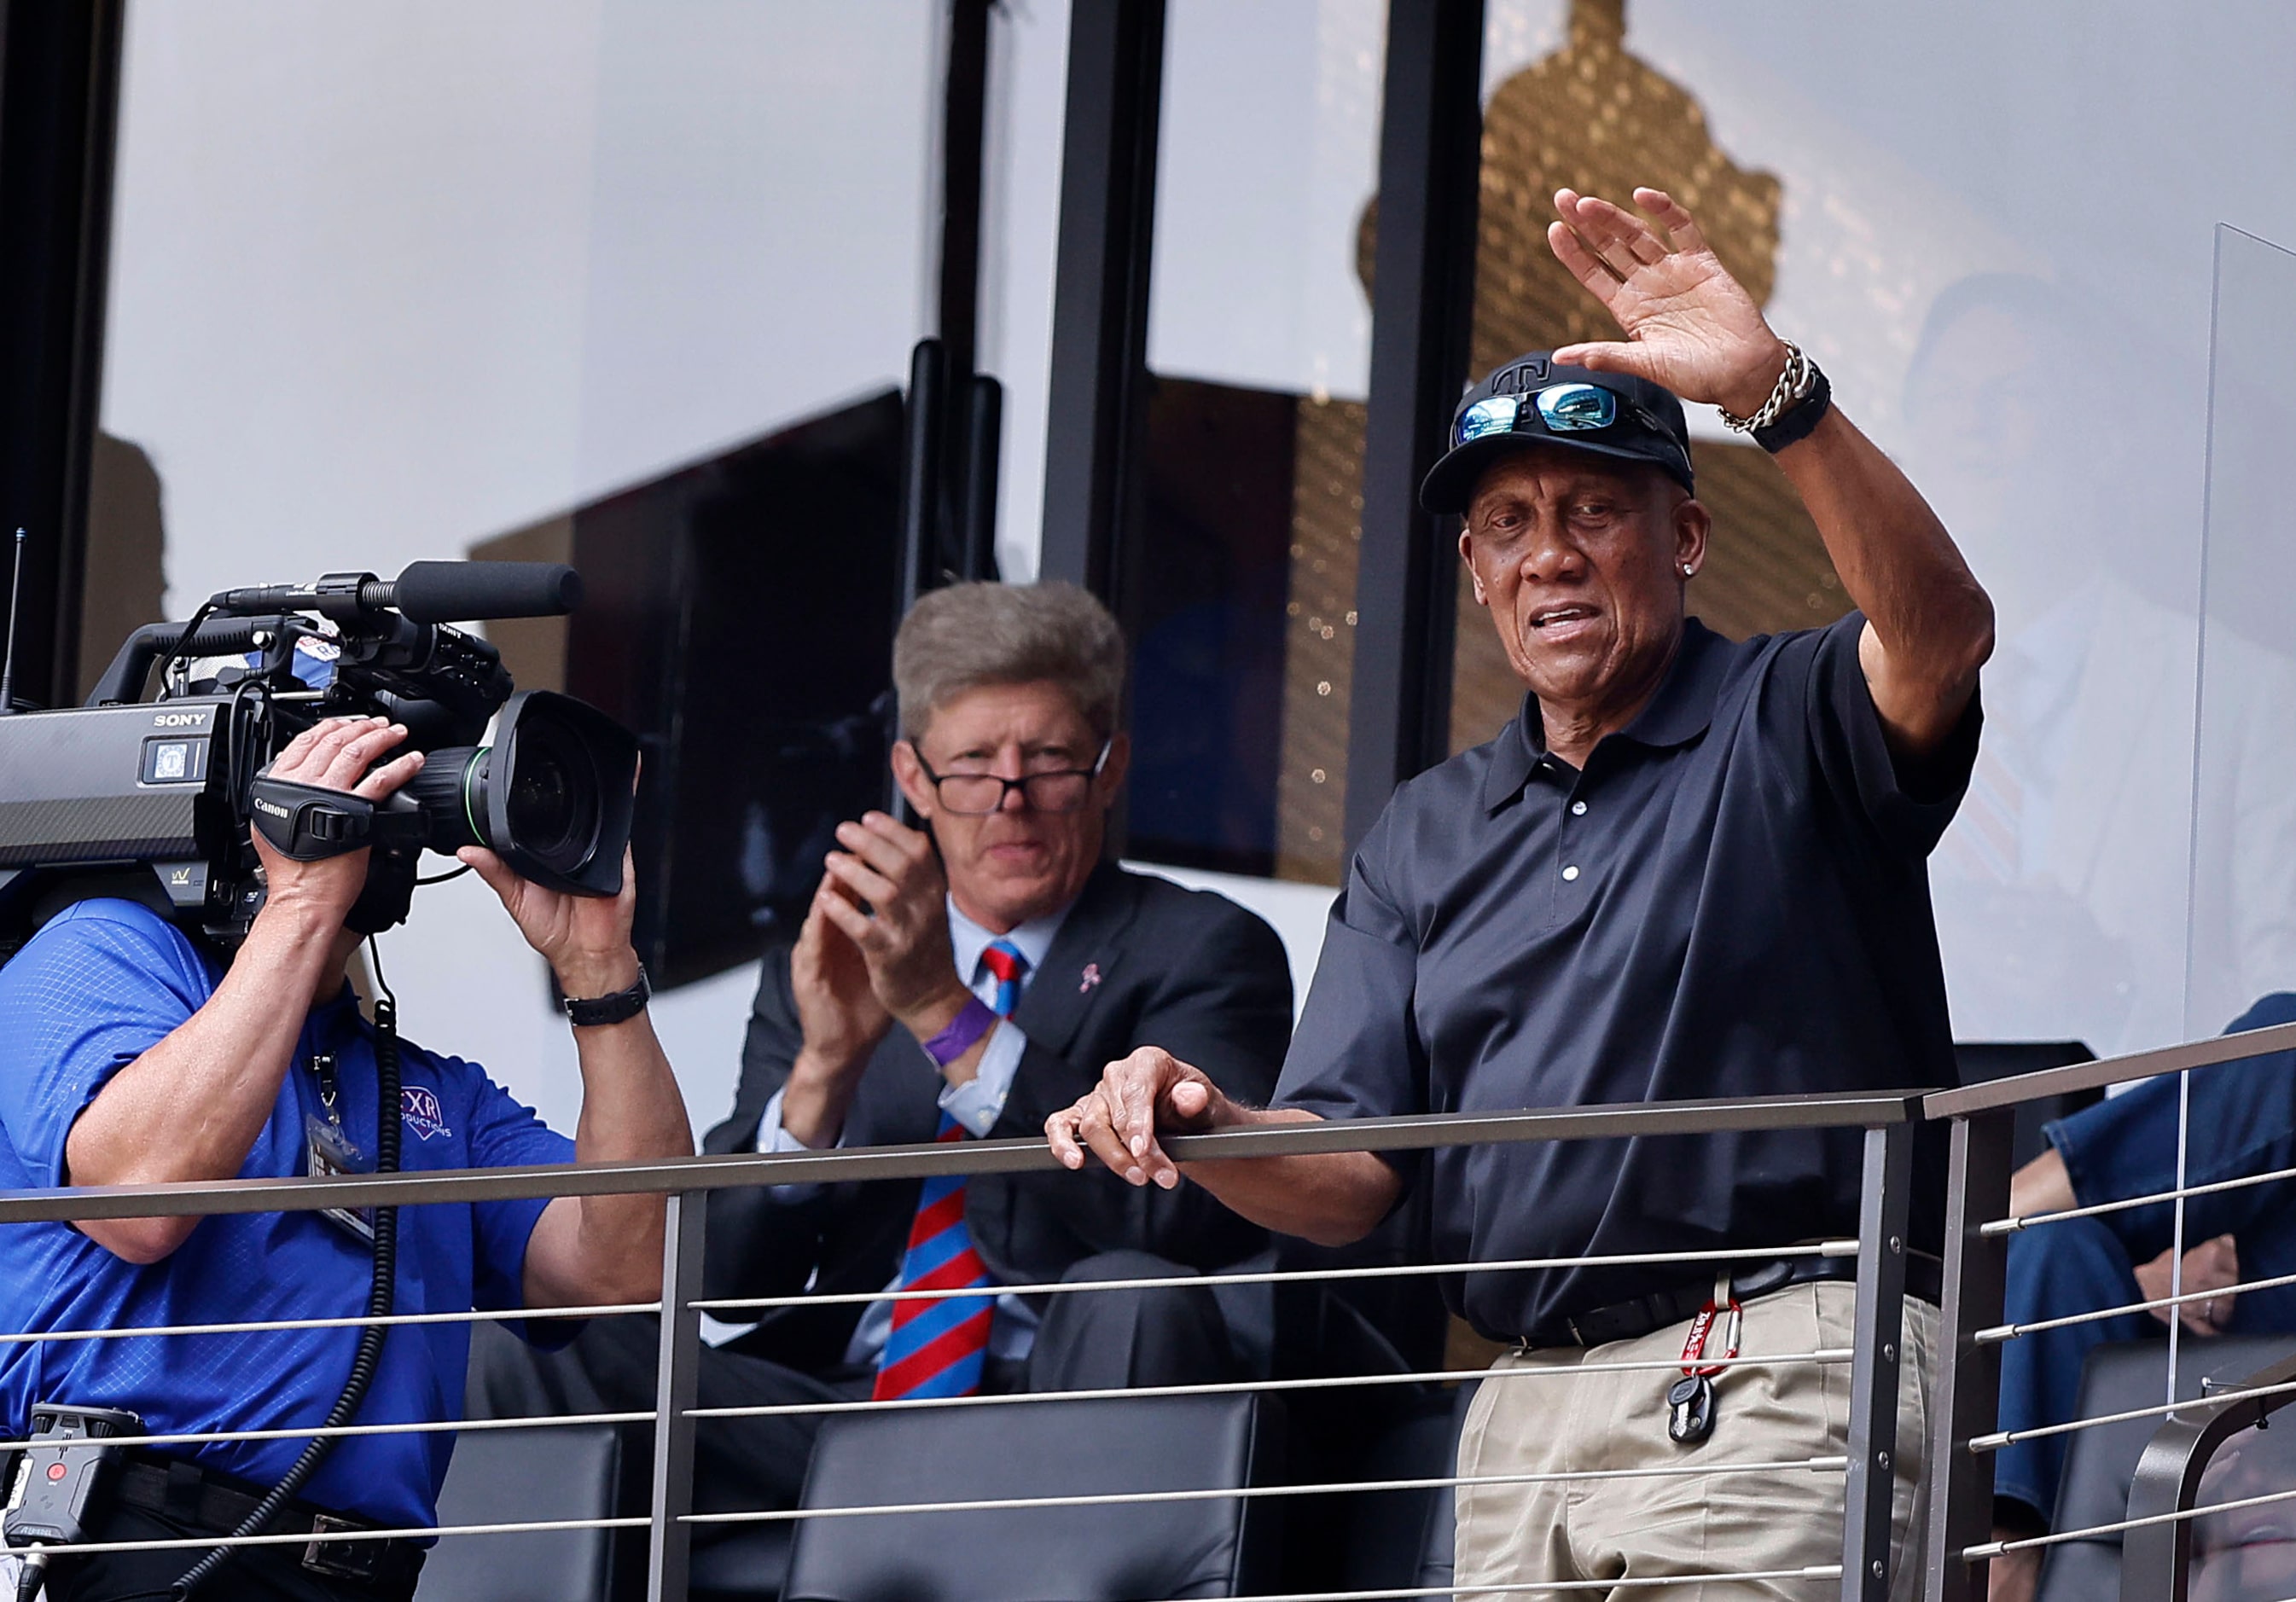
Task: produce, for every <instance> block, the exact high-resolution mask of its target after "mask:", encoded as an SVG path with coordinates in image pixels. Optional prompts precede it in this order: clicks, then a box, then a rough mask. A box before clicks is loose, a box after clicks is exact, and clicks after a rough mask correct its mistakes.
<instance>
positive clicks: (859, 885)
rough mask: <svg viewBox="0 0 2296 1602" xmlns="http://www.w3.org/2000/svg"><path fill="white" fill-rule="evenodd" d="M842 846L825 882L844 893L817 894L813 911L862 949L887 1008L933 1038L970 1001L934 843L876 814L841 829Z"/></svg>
mask: <svg viewBox="0 0 2296 1602" xmlns="http://www.w3.org/2000/svg"><path fill="white" fill-rule="evenodd" d="M837 841H838V844H839V845H840V846H844V847H845V849H844V850H842V851H832V852H831V853H830V854H829V879H828V880H827V881H825V882H828V883H831V884H833V885H835V886H837V887H840V888H841V889H843V890H844V891H845V892H846V894H845V895H833V896H828V897H820V896H816V898H815V900H814V910H815V911H816V912H817V913H820V914H822V915H824V916H825V917H827V918H828V919H829V920H830V921H831V922H832V924H834V925H835V926H836V927H837V928H838V929H839V930H840V932H842V933H843V934H844V936H845V937H846V938H847V939H849V940H850V941H851V942H852V943H853V944H854V945H855V946H856V947H857V948H858V949H859V951H860V952H861V956H862V960H864V961H865V962H866V963H867V964H868V965H869V987H870V988H871V989H872V990H873V991H875V992H876V993H877V1000H878V1001H880V1002H881V1004H882V1005H883V1007H884V1009H885V1010H886V1011H887V1012H889V1013H890V1014H892V1015H893V1017H894V1018H898V1019H899V1020H900V1023H901V1026H902V1027H903V1028H905V1029H906V1030H907V1031H908V1032H909V1033H910V1034H914V1035H915V1036H916V1037H917V1038H918V1039H919V1040H921V1041H922V1040H930V1039H931V1038H932V1037H933V1036H934V1035H936V1034H939V1033H940V1032H941V1031H942V1030H943V1029H946V1028H947V1027H948V1026H949V1025H950V1024H951V1023H952V1022H954V1021H955V1018H956V1015H957V1014H958V1013H960V1012H962V1011H963V1010H964V1004H965V1003H966V1002H967V1001H971V1000H972V992H971V991H970V990H967V989H966V988H965V986H964V978H963V977H961V976H960V975H959V974H958V973H957V971H956V957H955V953H954V952H952V951H951V950H950V949H949V944H948V880H947V879H946V878H945V877H944V876H943V875H942V873H941V866H940V858H939V856H937V855H935V854H934V853H933V845H932V838H931V836H930V835H927V834H925V833H923V832H922V830H914V829H910V828H908V827H906V826H905V825H904V824H902V823H900V822H898V821H895V820H894V819H893V818H891V817H890V816H888V815H887V814H885V813H881V812H872V813H863V814H862V816H861V821H859V822H857V823H840V824H839V825H838V826H837ZM864 906H866V907H867V908H868V911H863V910H862V908H863V907H864Z"/></svg>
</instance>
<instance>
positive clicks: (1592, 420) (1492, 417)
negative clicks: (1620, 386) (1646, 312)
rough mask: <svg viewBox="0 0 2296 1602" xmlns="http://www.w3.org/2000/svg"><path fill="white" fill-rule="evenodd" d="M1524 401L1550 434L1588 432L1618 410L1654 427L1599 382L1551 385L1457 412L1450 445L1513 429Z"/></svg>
mask: <svg viewBox="0 0 2296 1602" xmlns="http://www.w3.org/2000/svg"><path fill="white" fill-rule="evenodd" d="M1525 402H1529V404H1530V405H1532V406H1533V407H1534V408H1535V409H1536V410H1537V412H1538V421H1540V422H1541V423H1542V424H1544V425H1545V427H1546V431H1547V432H1548V433H1550V434H1591V433H1594V432H1595V431H1596V430H1598V429H1607V428H1610V427H1611V426H1612V425H1614V424H1616V423H1617V422H1618V421H1619V419H1620V414H1621V413H1625V414H1626V415H1628V416H1629V417H1631V418H1633V419H1634V420H1635V421H1638V422H1640V423H1642V424H1643V426H1644V427H1645V428H1651V429H1656V428H1657V426H1658V425H1657V424H1656V422H1655V421H1653V420H1652V418H1651V417H1650V416H1649V415H1648V414H1646V413H1644V411H1643V409H1642V408H1641V407H1640V406H1637V405H1635V404H1634V402H1632V401H1630V400H1625V399H1622V398H1621V397H1620V396H1619V395H1618V394H1617V393H1616V392H1615V391H1612V390H1609V389H1605V388H1603V386H1602V385H1600V384H1584V383H1572V384H1554V385H1550V386H1549V387H1547V388H1545V389H1540V390H1538V391H1536V392H1535V393H1533V394H1530V395H1494V396H1489V397H1488V398H1487V399H1484V400H1479V401H1477V402H1476V403H1475V404H1474V405H1472V406H1469V407H1468V408H1467V409H1466V410H1465V411H1464V412H1462V413H1459V421H1458V422H1457V423H1456V425H1454V427H1453V429H1452V430H1451V444H1452V445H1453V447H1454V448H1456V447H1457V446H1459V445H1464V444H1466V443H1467V442H1468V441H1469V440H1471V439H1480V438H1482V437H1483V436H1485V435H1486V434H1512V433H1513V432H1515V430H1516V429H1517V428H1518V427H1519V425H1520V424H1521V421H1522V419H1523V405H1524V403H1525ZM1659 431H1660V432H1661V433H1663V432H1664V430H1663V429H1659Z"/></svg>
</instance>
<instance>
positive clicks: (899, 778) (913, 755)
mask: <svg viewBox="0 0 2296 1602" xmlns="http://www.w3.org/2000/svg"><path fill="white" fill-rule="evenodd" d="M892 763H893V782H894V783H896V784H898V785H899V786H900V787H901V794H903V795H904V796H906V797H908V798H909V805H910V806H912V807H913V808H914V809H915V811H916V814H917V816H918V817H920V818H922V820H924V821H926V822H928V823H930V822H931V821H932V820H933V814H934V813H935V812H937V811H938V810H939V801H940V797H939V796H937V795H935V794H934V793H933V786H932V781H931V780H930V779H928V778H926V777H925V767H924V764H923V763H922V762H919V761H918V760H917V748H916V747H915V746H914V745H912V744H910V743H909V742H908V741H907V740H896V741H894V742H893V756H892Z"/></svg>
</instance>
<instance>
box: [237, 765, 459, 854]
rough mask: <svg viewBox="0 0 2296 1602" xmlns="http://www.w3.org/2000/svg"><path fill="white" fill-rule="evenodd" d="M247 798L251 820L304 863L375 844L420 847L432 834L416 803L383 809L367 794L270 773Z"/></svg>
mask: <svg viewBox="0 0 2296 1602" xmlns="http://www.w3.org/2000/svg"><path fill="white" fill-rule="evenodd" d="M247 797H248V811H249V813H250V819H249V821H251V822H252V823H253V824H254V825H255V827H256V828H257V829H258V830H261V831H262V834H263V838H265V839H266V840H268V841H270V842H271V844H272V846H274V847H275V849H276V850H277V851H278V853H279V854H280V855H282V856H285V857H290V858H292V859H293V860H294V861H296V862H324V860H325V859H326V858H328V857H331V856H344V855H347V854H349V853H351V852H354V851H364V850H365V849H366V848H367V847H368V846H381V847H382V848H383V849H384V850H386V851H387V850H390V849H393V848H399V849H419V848H420V847H421V846H422V843H423V840H424V838H425V837H426V835H427V833H428V830H427V827H426V825H425V824H424V822H423V819H422V810H421V809H420V808H419V807H416V806H414V805H413V804H411V803H408V804H406V805H398V806H394V805H390V804H389V803H388V802H386V803H384V804H383V805H381V806H378V805H375V804H374V803H373V802H372V801H369V800H368V799H366V798H365V797H364V796H354V795H351V794H349V793H348V792H347V791H344V790H331V789H322V788H320V787H319V786H317V785H315V784H298V783H296V782H295V781H293V780H291V779H275V778H273V777H272V776H271V775H270V774H268V773H266V774H264V775H263V776H262V777H261V778H258V779H257V780H256V781H254V782H253V783H252V784H250V785H249V786H248V789H247Z"/></svg>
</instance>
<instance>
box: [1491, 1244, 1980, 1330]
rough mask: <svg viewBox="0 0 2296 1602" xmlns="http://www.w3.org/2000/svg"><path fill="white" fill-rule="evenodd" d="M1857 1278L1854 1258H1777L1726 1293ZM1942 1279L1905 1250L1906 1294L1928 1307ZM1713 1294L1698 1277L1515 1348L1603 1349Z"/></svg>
mask: <svg viewBox="0 0 2296 1602" xmlns="http://www.w3.org/2000/svg"><path fill="white" fill-rule="evenodd" d="M1854 1279H1857V1259H1856V1258H1855V1257H1779V1258H1775V1259H1774V1260H1772V1261H1770V1262H1768V1263H1750V1264H1746V1265H1744V1266H1742V1267H1739V1268H1735V1269H1733V1270H1732V1271H1731V1274H1730V1290H1731V1294H1732V1295H1734V1296H1736V1297H1737V1298H1738V1299H1739V1300H1740V1301H1742V1302H1751V1301H1752V1300H1753V1299H1754V1298H1755V1297H1756V1296H1766V1295H1770V1294H1771V1293H1772V1292H1774V1291H1781V1290H1784V1289H1785V1288H1786V1287H1789V1286H1793V1285H1809V1284H1814V1283H1817V1282H1820V1281H1829V1280H1832V1281H1840V1280H1854ZM1944 1279H1945V1275H1944V1265H1943V1264H1941V1263H1939V1261H1938V1260H1937V1259H1936V1258H1935V1257H1933V1256H1931V1255H1929V1254H1928V1253H1927V1252H1910V1251H1909V1252H1907V1254H1906V1294H1907V1295H1909V1296H1913V1297H1915V1299H1917V1300H1919V1301H1923V1302H1927V1303H1930V1304H1932V1305H1934V1304H1936V1302H1937V1300H1938V1297H1939V1295H1940V1294H1941V1293H1942V1288H1943V1284H1944ZM1713 1290H1714V1281H1713V1280H1712V1279H1701V1280H1699V1281H1697V1282H1696V1283H1695V1284H1691V1285H1684V1286H1680V1287H1676V1288H1674V1289H1671V1290H1661V1291H1653V1292H1652V1293H1651V1294H1650V1295H1646V1296H1635V1297H1632V1298H1630V1299H1629V1300H1627V1301H1624V1302H1613V1303H1611V1304H1610V1305H1609V1306H1608V1307H1597V1308H1595V1309H1594V1310H1593V1311H1592V1312H1581V1313H1576V1314H1573V1315H1572V1316H1571V1317H1570V1318H1567V1319H1564V1320H1561V1321H1560V1323H1559V1324H1557V1325H1554V1326H1547V1327H1542V1328H1539V1329H1537V1330H1534V1331H1533V1332H1532V1333H1531V1334H1530V1335H1529V1336H1525V1337H1524V1338H1523V1339H1521V1340H1520V1341H1518V1342H1517V1343H1516V1345H1519V1346H1522V1347H1539V1346H1603V1345H1609V1344H1610V1343H1611V1342H1612V1341H1631V1340H1639V1339H1641V1338H1642V1337H1643V1336H1646V1335H1648V1334H1650V1333H1652V1331H1653V1330H1658V1329H1664V1328H1667V1327H1668V1326H1669V1325H1672V1324H1679V1323H1681V1322H1682V1321H1683V1320H1685V1319H1691V1318H1695V1317H1697V1316H1698V1312H1699V1310H1700V1309H1701V1308H1702V1307H1704V1306H1705V1305H1706V1301H1707V1298H1708V1297H1709V1296H1710V1295H1712V1294H1713Z"/></svg>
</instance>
